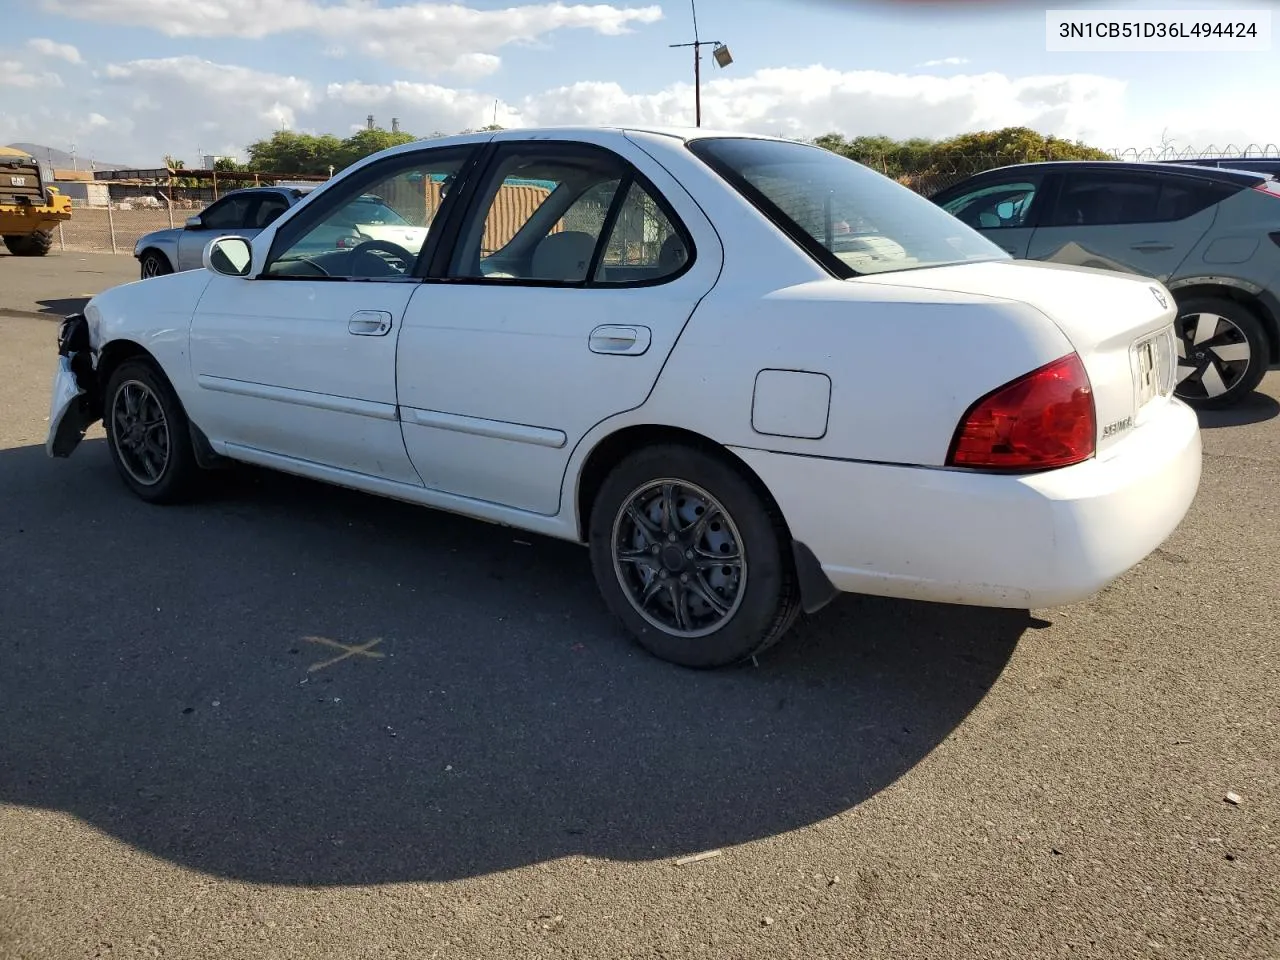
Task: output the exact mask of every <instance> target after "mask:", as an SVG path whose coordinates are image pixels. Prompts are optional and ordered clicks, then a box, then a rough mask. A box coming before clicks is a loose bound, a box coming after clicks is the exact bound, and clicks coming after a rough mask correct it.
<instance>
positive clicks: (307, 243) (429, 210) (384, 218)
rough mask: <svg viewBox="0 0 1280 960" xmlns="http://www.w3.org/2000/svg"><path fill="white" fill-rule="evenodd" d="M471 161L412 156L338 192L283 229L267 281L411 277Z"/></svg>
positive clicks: (444, 154) (462, 155)
mask: <svg viewBox="0 0 1280 960" xmlns="http://www.w3.org/2000/svg"><path fill="white" fill-rule="evenodd" d="M469 153H470V149H469V148H463V149H461V150H456V149H450V150H431V151H424V152H421V153H410V154H405V155H404V156H403V157H400V158H396V159H395V160H392V161H387V162H385V163H383V164H379V165H377V167H376V168H375V170H374V171H373V172H371V173H356V174H354V175H351V176H350V177H349V178H347V179H344V181H343V182H340V183H338V184H335V185H334V186H333V187H332V188H330V195H329V196H321V197H319V198H317V200H318V202H315V206H314V207H312V209H311V210H309V211H307V212H306V213H303V214H302V215H301V216H299V217H295V218H294V220H292V221H290V222H289V223H287V224H286V225H285V226H284V227H283V228H282V230H281V236H280V237H279V238H278V239H277V244H276V248H275V249H273V251H272V258H271V262H270V263H268V265H267V269H266V275H267V276H272V277H284V276H288V277H308V278H312V279H315V278H321V279H322V278H325V277H338V278H349V277H355V278H360V279H369V280H374V279H395V278H397V277H403V276H405V275H406V274H408V273H411V272H412V271H413V268H414V265H415V263H416V262H417V259H418V255H419V254H420V253H421V251H422V248H423V245H424V244H425V243H426V240H427V236H428V234H429V233H430V229H431V225H432V224H433V223H434V222H435V218H436V217H437V215H438V214H439V212H440V208H441V206H442V205H443V203H444V198H445V196H446V195H447V193H448V189H449V187H450V186H451V185H452V183H453V178H454V177H455V176H456V175H457V173H458V171H459V170H460V169H461V167H462V164H463V162H464V161H465V159H466V157H467V156H468V155H469ZM371 177H372V180H371V179H370V178H371ZM295 222H296V223H297V227H296V228H295Z"/></svg>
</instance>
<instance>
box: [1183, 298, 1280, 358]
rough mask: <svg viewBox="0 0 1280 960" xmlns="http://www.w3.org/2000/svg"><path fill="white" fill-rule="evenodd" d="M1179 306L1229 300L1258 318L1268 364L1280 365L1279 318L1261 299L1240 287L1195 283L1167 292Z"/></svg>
mask: <svg viewBox="0 0 1280 960" xmlns="http://www.w3.org/2000/svg"><path fill="white" fill-rule="evenodd" d="M1169 292H1170V293H1172V294H1173V299H1174V301H1175V302H1176V303H1178V304H1179V305H1181V304H1184V303H1187V302H1189V301H1192V300H1203V299H1208V298H1212V299H1216V300H1229V301H1231V302H1232V303H1236V304H1239V305H1240V306H1242V307H1244V308H1245V309H1247V310H1248V311H1249V312H1250V313H1252V314H1253V315H1254V316H1256V317H1257V318H1258V321H1259V322H1260V323H1261V324H1262V331H1263V333H1264V334H1266V337H1267V353H1268V358H1267V359H1268V361H1269V362H1270V363H1280V317H1278V316H1277V311H1276V310H1275V309H1273V308H1272V307H1270V306H1268V304H1267V303H1266V302H1265V300H1264V299H1263V298H1262V297H1259V296H1256V295H1255V294H1252V293H1250V292H1249V291H1247V290H1244V289H1241V288H1240V287H1236V286H1232V285H1229V284H1224V283H1215V282H1213V281H1212V280H1204V281H1196V282H1192V283H1188V284H1186V285H1183V286H1174V287H1171V288H1170V290H1169Z"/></svg>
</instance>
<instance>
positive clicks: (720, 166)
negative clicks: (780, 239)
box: [689, 137, 1010, 277]
mask: <svg viewBox="0 0 1280 960" xmlns="http://www.w3.org/2000/svg"><path fill="white" fill-rule="evenodd" d="M689 149H690V150H691V151H693V153H694V154H695V155H696V156H698V157H699V158H700V159H702V160H703V161H704V162H705V163H707V164H708V165H709V166H710V167H711V168H712V169H714V170H715V171H716V172H717V173H719V174H720V175H721V176H722V177H724V178H725V179H726V180H727V181H728V182H729V183H730V184H731V185H732V186H733V187H735V188H736V189H737V190H738V192H740V193H741V194H742V195H743V196H744V197H746V199H747V200H749V201H750V202H751V203H752V204H754V205H755V206H756V207H757V208H758V209H759V210H760V211H761V212H762V213H763V214H764V215H765V216H767V217H768V218H769V219H771V220H772V221H773V222H774V223H776V224H777V225H778V226H779V227H780V228H781V229H782V230H783V231H784V232H786V233H787V234H788V235H789V236H790V237H791V238H792V239H793V240H794V241H795V242H796V243H798V244H799V245H800V246H801V247H803V248H804V249H805V250H807V251H808V252H809V253H810V254H811V255H813V256H814V258H815V259H817V260H818V261H819V262H820V263H822V264H823V265H824V266H826V267H827V268H828V269H829V270H831V271H832V273H834V274H835V275H836V276H839V277H855V276H859V275H862V274H869V273H888V272H890V271H894V270H913V269H919V268H921V267H937V266H943V265H945V264H952V263H970V262H973V261H977V260H1008V259H1010V257H1009V254H1007V253H1006V252H1005V251H1004V250H1002V249H1000V247H998V246H996V245H995V244H994V243H992V242H991V241H989V240H987V239H986V238H985V237H983V236H982V235H981V234H979V233H978V232H977V231H975V230H973V229H971V228H969V227H967V226H965V225H964V224H963V223H961V222H960V221H959V220H957V219H956V218H955V217H953V216H952V215H951V214H949V213H947V212H946V211H944V210H942V209H941V208H940V207H938V206H937V205H936V204H934V203H933V202H931V201H929V200H926V199H925V198H924V197H922V196H920V194H918V193H916V192H915V191H914V190H911V189H909V188H907V187H904V186H902V185H901V184H900V183H896V182H895V181H893V180H890V179H889V178H888V177H886V176H884V175H883V174H880V173H877V172H875V171H874V170H871V169H870V168H868V167H864V166H863V165H862V164H860V163H855V162H854V161H852V160H849V159H847V158H845V157H842V156H840V155H839V154H836V153H832V152H831V151H830V150H825V149H823V148H821V147H816V146H810V145H809V144H803V143H789V142H786V141H779V140H752V139H746V138H742V139H739V138H730V137H723V138H707V139H704V140H694V141H693V142H691V143H690V144H689Z"/></svg>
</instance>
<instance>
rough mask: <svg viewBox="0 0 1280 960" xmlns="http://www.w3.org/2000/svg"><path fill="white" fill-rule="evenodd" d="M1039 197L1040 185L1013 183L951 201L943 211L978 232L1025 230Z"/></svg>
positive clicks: (963, 194) (972, 191) (968, 194)
mask: <svg viewBox="0 0 1280 960" xmlns="http://www.w3.org/2000/svg"><path fill="white" fill-rule="evenodd" d="M1035 197H1036V184H1035V183H1033V182H1030V181H1026V180H1023V181H1011V182H1004V183H997V184H986V185H985V186H982V187H979V188H978V189H976V190H969V191H967V192H965V193H962V194H961V195H960V196H958V197H954V198H952V199H951V200H948V201H947V202H946V203H944V204H943V205H942V209H943V210H946V211H947V213H949V214H951V215H952V216H954V217H958V218H959V220H960V222H961V223H965V224H968V225H969V226H971V227H973V228H974V229H976V230H998V229H1000V228H1002V227H1021V226H1025V224H1026V222H1027V214H1028V213H1029V212H1030V210H1031V204H1032V202H1033V201H1034V200H1035Z"/></svg>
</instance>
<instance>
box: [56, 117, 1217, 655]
mask: <svg viewBox="0 0 1280 960" xmlns="http://www.w3.org/2000/svg"><path fill="white" fill-rule="evenodd" d="M367 193H375V194H377V195H378V196H380V197H384V198H387V200H388V203H389V204H392V205H393V206H394V207H395V208H396V210H397V212H399V213H400V214H401V215H402V216H404V217H405V219H406V220H408V221H410V222H411V223H413V224H416V225H419V226H423V227H428V228H429V232H428V234H427V240H426V242H425V243H424V244H423V245H422V246H421V248H420V249H415V250H407V249H404V248H402V247H399V246H397V245H396V244H395V243H394V242H391V241H388V240H385V239H370V240H368V241H367V242H362V243H359V244H357V245H354V246H353V245H350V244H332V245H326V244H325V243H323V242H313V241H316V239H317V238H324V237H327V236H333V235H334V233H335V232H334V231H333V230H332V229H331V227H332V225H331V224H330V223H329V221H330V220H331V219H333V218H335V217H340V216H341V215H342V211H343V210H344V209H345V207H346V206H347V205H348V204H349V203H350V202H351V201H352V200H354V199H355V198H357V197H360V196H363V195H364V194H367ZM1174 309H1175V308H1174V305H1173V299H1172V298H1171V297H1170V295H1169V293H1168V291H1167V290H1166V289H1165V288H1164V287H1163V286H1162V285H1161V284H1160V283H1158V282H1156V281H1153V280H1146V279H1141V278H1137V277H1133V276H1124V275H1120V274H1116V273H1111V272H1103V271H1095V270H1089V269H1083V268H1075V267H1062V266H1050V265H1044V264H1037V263H1029V262H1017V261H1013V260H1011V259H1010V258H1009V256H1008V255H1007V254H1005V253H1004V252H1003V251H1002V250H1001V249H1000V248H998V247H996V246H994V245H993V244H992V243H991V242H990V241H988V240H986V239H984V238H983V237H981V236H979V235H978V234H977V233H976V232H974V231H973V230H971V229H969V228H968V227H966V226H965V225H964V224H962V223H961V222H960V221H959V220H957V219H955V218H953V217H952V216H951V215H949V214H947V213H945V212H943V211H942V210H941V209H939V208H938V207H936V206H935V205H933V204H932V203H930V202H929V201H928V200H926V199H924V198H923V197H921V196H918V195H917V194H915V193H913V192H912V191H910V190H908V189H907V188H905V187H902V186H899V185H898V184H896V183H894V182H893V181H892V180H889V179H888V178H886V177H884V176H881V175H880V174H878V173H875V172H873V171H871V170H869V169H867V168H866V167H863V166H860V165H859V164H856V163H854V162H852V161H849V160H846V159H844V158H842V157H839V156H837V155H835V154H833V153H830V152H827V151H825V150H823V149H820V148H818V147H815V146H809V145H805V144H800V143H793V142H788V141H785V140H778V139H772V138H766V137H754V136H744V135H739V134H716V133H710V132H706V131H702V130H698V131H688V130H685V131H671V130H658V129H631V128H628V129H612V128H608V129H601V128H589V129H587V128H572V129H547V130H509V131H503V132H499V133H496V134H495V133H483V134H474V135H468V136H461V137H452V138H448V139H442V140H431V141H423V142H417V143H411V144H407V145H404V146H400V147H394V148H392V149H390V150H387V151H384V152H382V153H379V154H376V155H374V156H372V157H369V158H368V159H366V160H363V161H361V162H359V163H357V164H355V165H353V166H352V167H350V168H348V169H347V170H345V171H343V172H342V173H341V174H340V175H339V176H338V177H336V178H334V179H332V180H330V181H328V182H326V183H325V184H324V186H323V187H321V188H320V189H318V190H316V191H314V192H313V193H311V194H310V195H309V196H308V197H307V198H306V199H305V200H303V201H302V202H300V203H298V204H297V205H295V206H294V207H292V208H290V210H289V211H287V212H286V213H285V214H283V215H282V216H281V217H280V218H279V219H278V220H276V221H275V222H274V223H272V224H271V225H270V226H269V227H268V228H267V229H266V230H264V231H262V232H261V233H260V234H258V235H257V236H256V237H254V238H253V240H252V243H250V242H249V241H247V240H244V239H242V238H238V237H234V236H224V237H219V238H217V239H214V240H212V241H211V242H210V244H209V245H208V246H207V247H206V249H205V252H204V268H203V269H200V270H194V271H191V272H188V273H180V274H173V275H170V276H161V277H155V278H151V279H147V280H142V281H139V282H136V283H130V284H126V285H124V286H120V287H116V288H114V289H111V290H107V291H106V292H104V293H101V294H99V295H98V296H96V297H94V298H93V299H92V300H91V301H90V302H89V304H88V306H87V307H86V308H85V310H84V313H83V315H75V316H72V317H69V318H67V319H66V321H64V324H63V328H62V331H61V335H60V338H59V359H58V370H57V374H56V379H55V381H54V392H53V393H54V399H53V407H52V410H51V416H50V426H49V435H48V440H47V450H48V452H49V454H50V455H52V456H54V457H66V456H68V455H70V454H71V452H72V451H73V449H74V448H75V447H76V445H77V444H78V443H79V441H80V439H81V438H82V437H83V435H84V431H85V430H86V429H87V427H88V426H89V425H90V424H92V423H93V422H95V421H96V420H98V419H101V420H103V422H104V427H105V431H106V435H107V444H108V449H109V450H110V454H111V457H112V459H113V461H114V463H115V465H116V467H117V468H118V471H119V474H120V476H121V478H122V479H123V481H124V483H125V484H126V485H128V487H129V488H130V489H132V490H133V491H134V493H136V494H137V495H138V496H139V497H141V498H143V499H144V500H148V501H151V502H154V503H168V502H173V501H175V500H179V499H182V498H186V497H189V496H190V495H192V494H193V493H195V492H196V491H197V490H199V489H200V487H201V486H202V485H203V484H205V483H207V482H208V481H209V480H210V479H211V478H214V477H216V476H217V473H216V471H217V469H218V468H219V467H221V466H225V465H227V464H228V463H230V462H234V461H239V462H243V463H248V464H255V465H258V466H260V467H267V468H273V469H277V470H282V471H286V472H289V473H294V474H300V475H302V476H306V477H312V478H314V479H317V480H322V481H328V482H330V483H334V484H338V485H341V486H344V487H350V488H355V489H357V490H363V491H367V492H369V493H372V494H380V495H382V496H386V497H394V498H396V499H399V500H404V501H409V502H411V503H416V504H421V505H423V506H427V507H434V508H438V509H443V510H449V511H454V512H457V513H461V514H466V515H469V516H471V517H475V518H477V519H479V520H485V521H490V522H496V523H500V524H506V525H509V526H512V527H516V528H520V529H523V530H528V531H531V532H534V533H540V534H545V535H549V536H552V537H560V538H564V539H567V540H574V541H578V542H580V543H583V544H586V545H587V546H588V547H589V550H590V556H591V563H592V566H593V568H594V572H595V578H596V581H597V583H598V585H599V589H600V591H601V593H602V594H603V596H604V599H605V601H606V602H607V604H608V606H609V607H610V608H611V609H612V610H613V611H614V613H616V614H617V616H618V617H619V618H621V620H622V622H623V624H624V625H625V626H626V627H627V628H628V630H629V631H630V633H631V634H632V635H633V636H634V637H636V638H637V639H638V641H639V642H640V643H641V644H643V645H644V647H646V648H647V649H648V650H649V651H651V652H652V653H654V654H656V655H657V656H660V657H663V658H666V659H667V660H670V661H673V662H676V663H679V664H685V665H688V666H699V667H711V666H718V665H724V664H729V663H732V662H735V661H739V660H742V659H744V658H748V657H750V656H752V655H754V654H757V653H759V652H760V651H762V650H763V649H765V648H766V647H768V646H770V645H771V644H772V643H774V642H775V641H777V640H778V639H779V637H781V636H782V635H783V634H784V633H785V632H786V631H787V629H788V628H789V627H790V626H791V625H792V623H793V621H794V620H795V618H796V616H797V614H798V613H799V611H800V610H802V609H803V610H804V611H806V612H809V613H813V612H816V611H817V610H818V609H819V608H821V607H822V606H823V605H824V604H826V603H827V602H828V601H829V600H831V599H832V598H833V597H834V596H836V595H837V594H839V593H840V592H842V591H845V592H856V593H864V594H877V595H883V596H893V597H905V598H912V599H917V600H928V601H939V602H945V603H958V604H971V605H983V606H993V607H1009V608H1022V609H1032V608H1042V607H1050V606H1055V605H1059V604H1065V603H1070V602H1074V601H1078V600H1082V599H1085V598H1087V597H1089V596H1091V595H1093V594H1094V593H1095V592H1097V591H1098V590H1100V589H1101V588H1102V587H1104V586H1105V585H1106V584H1108V583H1109V582H1111V581H1112V580H1114V579H1115V578H1116V577H1118V576H1120V575H1121V574H1123V573H1124V572H1125V571H1126V570H1128V569H1130V568H1131V567H1133V566H1134V565H1135V564H1137V563H1138V562H1139V561H1141V560H1142V559H1143V558H1144V557H1146V556H1147V555H1148V554H1149V553H1150V552H1151V551H1153V550H1154V549H1155V548H1156V547H1157V546H1158V545H1159V544H1160V543H1161V542H1163V541H1164V540H1165V539H1166V538H1167V537H1168V536H1169V535H1170V534H1171V533H1172V532H1173V531H1174V530H1175V528H1177V526H1178V524H1179V523H1180V522H1181V521H1182V518H1183V516H1184V515H1185V514H1186V512H1187V510H1188V508H1189V507H1190V505H1191V503H1192V500H1193V498H1194V496H1195V493H1196V490H1197V487H1198V485H1199V482H1200V459H1201V452H1200V433H1199V428H1198V424H1197V421H1196V417H1195V415H1194V414H1193V412H1192V411H1191V410H1190V409H1189V408H1188V407H1187V406H1186V405H1184V404H1183V403H1182V402H1181V401H1179V400H1178V399H1177V398H1175V397H1174V396H1173V386H1174V368H1175V364H1176V351H1175V346H1174V333H1173V320H1174ZM426 602H427V603H428V604H430V600H429V599H428V600H427V601H426Z"/></svg>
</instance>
